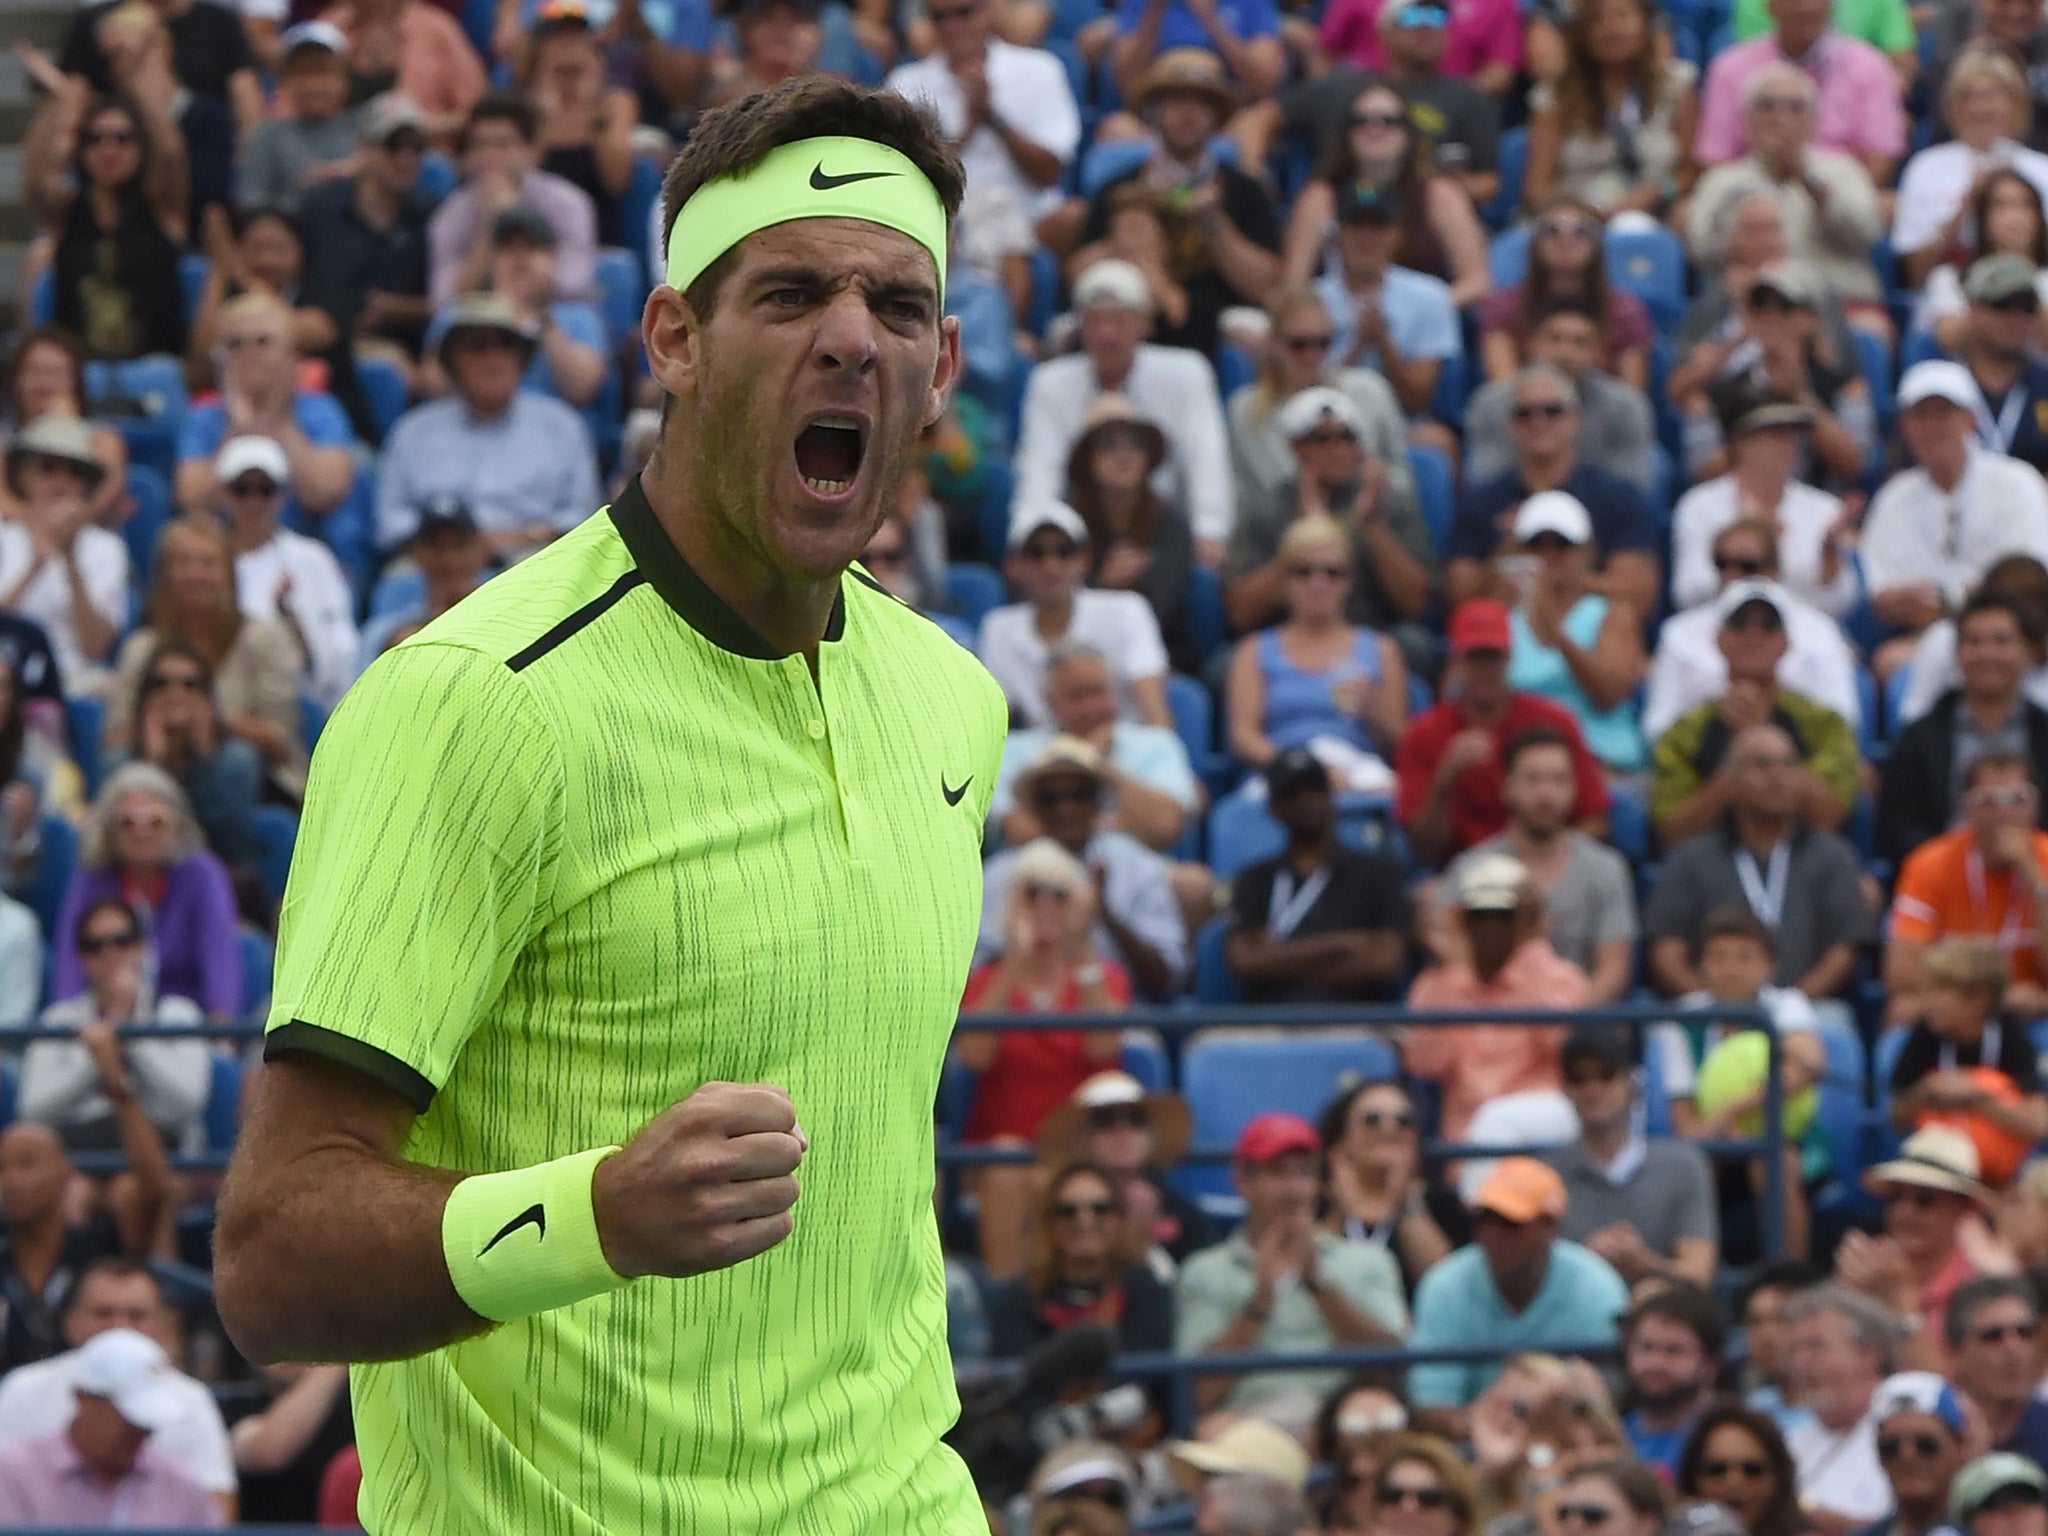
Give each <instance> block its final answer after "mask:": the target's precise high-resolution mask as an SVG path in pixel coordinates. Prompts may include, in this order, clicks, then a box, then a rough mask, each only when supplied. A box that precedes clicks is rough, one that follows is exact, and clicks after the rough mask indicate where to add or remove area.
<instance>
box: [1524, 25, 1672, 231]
mask: <svg viewBox="0 0 2048 1536" xmlns="http://www.w3.org/2000/svg"><path fill="white" fill-rule="evenodd" d="M1565 48H1566V55H1567V59H1566V64H1565V69H1564V73H1563V74H1562V75H1560V76H1559V77H1558V80H1557V83H1556V84H1555V85H1539V86H1537V87H1536V88H1535V89H1534V90H1532V91H1531V92H1530V93H1529V167H1528V172H1527V174H1526V175H1525V176H1524V178H1523V181H1522V190H1523V196H1524V197H1525V198H1526V199H1527V201H1528V205H1529V206H1530V207H1531V208H1541V207H1543V206H1544V205H1545V204H1546V203H1548V202H1549V201H1550V199H1551V198H1552V197H1553V196H1556V195H1565V196H1569V197H1573V198H1576V199H1578V200H1579V201H1580V202H1583V203H1586V204H1587V205H1589V206H1591V207H1593V208H1597V209H1598V210H1599V211H1600V212H1601V213H1603V214H1605V215H1607V216H1608V217H1610V218H1611V217H1613V216H1614V215H1615V214H1617V213H1625V212H1635V213H1642V214H1647V215H1649V216H1650V217H1651V218H1659V219H1661V218H1662V217H1664V215H1665V214H1666V213H1667V212H1669V211H1670V208H1671V205H1672V204H1673V203H1675V202H1677V201H1678V199H1679V198H1680V197H1682V196H1683V195H1684V194H1685V193H1686V192H1687V191H1688V190H1690V189H1691V187H1692V182H1693V177H1694V176H1695V174H1697V171H1698V167H1696V166H1695V165H1694V164H1693V163H1692V157H1691V153H1690V150H1689V148H1688V146H1690V145H1691V143H1692V134H1693V126H1694V124H1695V123H1696V122H1697V121H1698V118H1699V101H1698V98H1697V96H1696V94H1695V92H1694V89H1693V82H1694V80H1695V78H1696V77H1697V75H1698V71H1697V70H1695V69H1694V68H1693V66H1692V65H1690V64H1688V63H1687V62H1686V61H1685V60H1684V59H1675V58H1672V57H1670V46H1669V44H1668V43H1667V42H1666V41H1665V39H1664V38H1663V37H1662V36H1661V35H1660V33H1659V32H1658V28H1657V13H1656V10H1655V8H1654V7H1653V6H1652V5H1651V4H1650V3H1649V0H1581V3H1580V5H1579V6H1578V7H1577V9H1576V11H1575V12H1574V14H1573V16H1572V19H1571V23H1570V25H1569V27H1568V28H1567V29H1566V33H1565Z"/></svg>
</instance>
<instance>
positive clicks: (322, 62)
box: [235, 21, 360, 213]
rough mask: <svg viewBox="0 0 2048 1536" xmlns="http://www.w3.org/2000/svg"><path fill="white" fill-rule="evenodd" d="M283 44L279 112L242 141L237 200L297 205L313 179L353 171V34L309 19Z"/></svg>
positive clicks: (290, 209) (291, 209)
mask: <svg viewBox="0 0 2048 1536" xmlns="http://www.w3.org/2000/svg"><path fill="white" fill-rule="evenodd" d="M280 43H281V46H282V49H283V60H282V62H281V63H280V64H279V65H278V68H277V96H278V101H277V110H276V112H275V114H274V115H273V116H270V117H266V118H265V119H264V120H263V121H262V122H261V123H258V124H257V125H256V129H255V131H254V132H252V133H251V134H250V135H249V137H248V140H247V142H245V143H244V144H243V146H242V153H241V156H240V157H239V158H240V164H239V167H238V169H237V173H236V179H235V202H236V203H237V204H238V205H239V206H241V207H243V208H276V209H280V210H282V211H283V212H285V213H295V212H297V211H298V206H299V198H300V197H301V196H302V195H303V194H304V193H305V190H306V189H307V188H308V187H310V186H312V185H313V184H314V183H315V182H320V181H327V180H330V179H332V178H335V177H345V176H348V175H350V174H351V173H353V171H354V169H355V151H356V139H357V135H358V133H359V131H360V130H359V128H358V124H357V119H358V116H359V114H358V112H356V111H354V110H351V109H350V107H349V104H348V88H349V66H348V39H347V38H346V37H344V36H343V35H342V32H341V29H340V28H339V27H337V26H335V25H334V24H333V23H332V22H328V21H304V22H300V23H299V25H297V26H296V27H292V28H291V29H289V30H288V31H287V32H286V33H285V34H284V37H283V38H282V39H280Z"/></svg>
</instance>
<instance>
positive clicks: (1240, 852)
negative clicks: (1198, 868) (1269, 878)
mask: <svg viewBox="0 0 2048 1536" xmlns="http://www.w3.org/2000/svg"><path fill="white" fill-rule="evenodd" d="M1286 846H1287V834H1286V833H1285V832H1284V831H1282V830H1281V828H1280V823H1279V822H1277V821H1275V820H1274V819H1273V814H1272V812H1270V811H1268V810H1267V809H1266V804H1265V802H1264V801H1263V800H1253V799H1252V798H1251V797H1250V796H1248V795H1243V794H1235V795H1223V796H1220V797H1219V798H1218V799H1217V801H1216V803H1215V805H1213V806H1212V807H1210V810H1209V867H1210V868H1211V869H1213V870H1215V871H1216V878H1217V879H1219V880H1228V879H1230V878H1231V876H1233V875H1235V874H1237V873H1238V872H1239V871H1240V870H1242V869H1244V868H1245V867H1247V866H1248V865H1252V864H1256V863H1258V862H1259V860H1261V859H1270V858H1272V857H1273V856H1274V855H1275V854H1277V853H1278V852H1279V851H1280V850H1281V849H1282V848H1284V847H1286Z"/></svg>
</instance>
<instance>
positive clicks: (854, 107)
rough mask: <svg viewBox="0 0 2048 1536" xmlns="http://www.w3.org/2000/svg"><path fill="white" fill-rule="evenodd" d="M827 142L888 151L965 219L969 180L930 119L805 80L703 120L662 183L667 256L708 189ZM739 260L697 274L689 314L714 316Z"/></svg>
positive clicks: (863, 92) (839, 85)
mask: <svg viewBox="0 0 2048 1536" xmlns="http://www.w3.org/2000/svg"><path fill="white" fill-rule="evenodd" d="M826 135H836V136H842V137H845V138H853V139H872V140H874V142H875V143H877V144H886V145H888V147H889V148H891V149H893V150H896V151H898V152H899V153H901V154H902V155H903V156H904V157H905V158H906V159H907V160H909V161H910V163H911V164H912V165H914V166H916V167H917V168H918V169H919V170H920V171H922V172H923V173H924V176H925V179H926V180H927V181H929V182H930V183H931V184H932V189H933V190H934V191H936V192H937V193H938V194H939V205H940V206H941V207H942V208H944V209H945V210H946V218H947V220H948V221H949V222H950V221H951V219H952V218H953V216H954V215H955V214H957V213H958V212H959V211H960V196H961V194H962V193H963V192H964V191H965V190H966V187H967V173H966V172H965V171H963V170H962V169H961V168H960V157H959V156H958V155H956V154H954V153H953V150H952V148H951V146H949V145H948V144H947V143H946V136H945V134H944V133H942V132H941V131H940V129H939V125H938V120H937V119H936V118H934V117H933V116H932V115H931V113H930V112H929V111H927V110H926V109H925V108H923V107H920V106H914V105H912V104H911V103H910V102H908V101H906V100H905V99H904V98H903V97H901V96H899V95H897V94H896V93H895V92H894V91H878V90H872V89H870V88H869V87H867V86H864V85H855V84H853V83H852V82H851V81H849V80H840V79H836V78H834V77H833V76H831V75H800V76H798V77H797V78H795V79H793V80H785V81H783V82H782V83H781V84H780V85H774V86H770V87H769V88H768V89H767V90H765V91H757V92H756V93H755V94H754V95H752V96H746V97H742V98H741V99H740V100H738V101H735V102H732V103H730V104H729V105H726V106H723V107H715V108H713V109H712V110H711V111H709V112H706V113H705V114H704V115H703V116H702V117H700V118H698V119H697V126H696V127H695V128H694V129H692V130H691V133H690V139H689V142H688V143H687V144H685V145H684V146H683V150H682V153H681V154H679V155H677V156H676V158H675V160H674V162H673V163H672V164H671V165H670V166H669V168H668V175H667V176H665V177H664V178H663V179H662V184H661V210H662V217H661V248H662V251H663V252H664V253H666V252H667V250H668V240H669V236H670V234H672V233H673V232H674V230H675V227H676V215H677V214H678V213H679V212H681V211H682V206H683V204H685V203H687V202H688V201H689V200H690V198H691V197H692V196H694V195H695V193H696V191H697V189H698V188H699V187H701V186H703V185H704V184H705V183H706V182H709V181H717V180H718V179H719V178H721V177H724V176H736V175H738V174H739V173H740V172H742V171H745V170H749V169H751V168H752V167H754V166H756V165H759V164H760V163H761V161H762V160H763V159H764V158H765V157H766V156H767V155H768V153H769V152H770V151H771V150H776V149H780V148H781V147H782V146H783V145H785V144H794V143H796V142H797V141H798V140H799V139H814V138H819V137H821V136H826ZM734 249H737V247H735V248H734ZM735 259H736V258H735V256H734V254H733V251H731V250H728V251H726V252H725V253H724V254H723V255H722V256H720V257H719V258H718V259H717V260H716V261H714V262H712V263H711V265H710V266H708V267H706V268H705V269H704V270H703V271H702V272H700V273H698V274H697V279H696V281H695V282H693V283H691V284H690V286H689V288H688V289H687V290H686V291H685V292H684V294H683V297H684V298H686V299H688V300H689V301H690V308H691V309H693V310H695V311H696V312H697V313H698V314H699V315H708V314H710V313H711V310H712V307H713V306H714V305H716V304H717V302H718V288H719V284H720V283H722V282H723V281H724V280H725V277H726V275H727V274H728V273H729V272H731V270H732V266H733V262H734V261H735Z"/></svg>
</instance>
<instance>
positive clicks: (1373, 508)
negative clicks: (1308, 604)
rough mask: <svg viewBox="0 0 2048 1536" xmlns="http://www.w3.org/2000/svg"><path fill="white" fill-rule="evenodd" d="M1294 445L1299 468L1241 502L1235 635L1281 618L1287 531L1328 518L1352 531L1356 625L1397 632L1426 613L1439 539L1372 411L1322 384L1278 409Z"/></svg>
mask: <svg viewBox="0 0 2048 1536" xmlns="http://www.w3.org/2000/svg"><path fill="white" fill-rule="evenodd" d="M1275 415H1276V417H1277V419H1278V422H1279V426H1280V430H1281V431H1282V432H1283V433H1285V434H1286V437H1287V442H1288V446H1289V447H1290V448H1291V449H1292V450H1293V453H1294V462H1295V474H1294V477H1293V478H1292V479H1290V480H1287V481H1285V482H1284V483H1282V484H1280V485H1278V486H1276V487H1274V488H1273V490H1272V491H1271V493H1270V494H1263V495H1261V494H1257V493H1256V492H1254V493H1253V496H1252V498H1251V499H1249V500H1240V501H1239V503H1238V508H1237V527H1236V529H1235V530H1234V531H1233V532H1232V533H1231V536H1230V551H1229V554H1228V555H1227V556H1226V558H1225V559H1224V562H1223V582H1224V587H1223V610H1224V613H1225V615H1226V616H1227V617H1228V618H1229V620H1230V627H1231V629H1232V631H1233V632H1234V633H1239V634H1242V633H1245V632H1247V631H1250V630H1254V629H1260V628H1263V627H1265V626H1266V625H1268V624H1273V623H1276V622H1278V621H1279V619H1280V617H1281V614H1282V608H1283V605H1282V597H1283V593H1284V589H1285V586H1286V582H1287V568H1286V567H1287V562H1286V561H1285V560H1283V559H1282V558H1281V555H1280V539H1281V535H1282V534H1284V533H1285V532H1286V531H1287V526H1288V524H1290V523H1292V522H1293V521H1294V520H1295V519H1296V518H1300V517H1314V516H1318V515H1327V516H1330V517H1334V518H1336V519H1338V520H1339V521H1340V522H1342V523H1344V524H1345V525H1346V526H1348V527H1349V528H1350V529H1351V544H1352V559H1351V564H1352V570H1353V572H1354V573H1355V574H1354V575H1353V578H1352V582H1351V591H1350V595H1349V596H1348V597H1347V598H1346V599H1345V605H1344V613H1345V617H1346V618H1348V619H1349V620H1350V621H1351V622H1352V623H1354V624H1361V625H1364V626H1365V627H1367V628H1369V629H1377V630H1380V631H1383V632H1384V631H1388V630H1391V629H1393V628H1394V627H1395V626H1396V625H1399V624H1404V623H1410V622H1413V621H1415V620H1418V619H1420V618H1421V617H1422V616H1423V614H1424V612H1425V611H1426V610H1427V609H1428V607H1429V603H1430V599H1431V598H1432V597H1433V596H1434V595H1435V592H1436V582H1437V556H1436V545H1435V544H1434V542H1432V540H1431V539H1430V536H1429V525H1428V524H1427V523H1425V522H1424V521H1423V519H1422V506H1421V503H1420V501H1419V499H1418V498H1417V496H1416V493H1415V486H1414V482H1413V481H1412V480H1411V479H1410V478H1409V477H1408V476H1407V475H1406V474H1405V473H1404V474H1402V475H1400V476H1398V477H1397V476H1394V475H1391V474H1389V472H1388V471H1389V468H1390V466H1389V465H1388V464H1387V463H1386V462H1385V461H1384V460H1382V459H1380V458H1379V457H1378V456H1377V455H1375V454H1374V453H1373V451H1372V449H1371V447H1370V446H1369V442H1368V435H1367V432H1366V423H1365V417H1364V415H1363V414H1362V413H1361V412H1360V411H1359V409H1358V406H1357V404H1356V403H1355V402H1354V401H1353V400H1352V399H1351V397H1350V396H1349V395H1347V394H1345V393H1344V392H1343V391H1342V390H1340V389H1333V388H1331V387H1330V386H1329V385H1327V384H1317V385H1314V386H1312V387H1310V388H1308V389H1304V390H1302V391H1301V393H1299V394H1297V395H1295V396H1294V397H1293V398H1292V399H1290V400H1289V401H1287V403H1286V404H1284V405H1282V406H1281V407H1280V409H1279V410H1278V411H1277V412H1276V413H1275Z"/></svg>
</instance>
